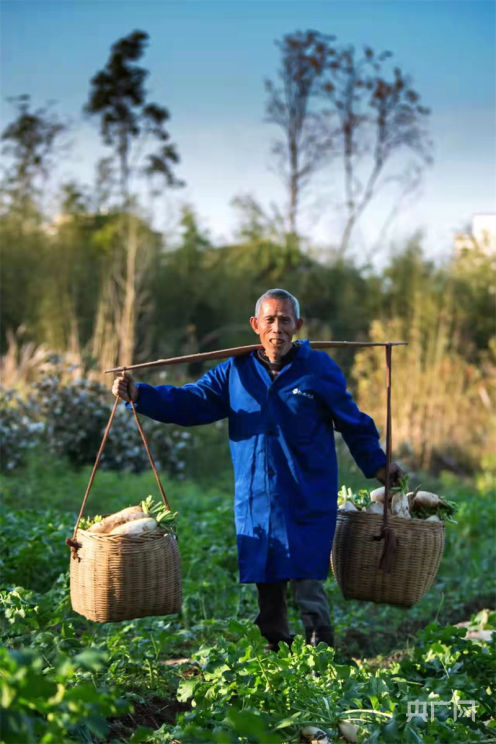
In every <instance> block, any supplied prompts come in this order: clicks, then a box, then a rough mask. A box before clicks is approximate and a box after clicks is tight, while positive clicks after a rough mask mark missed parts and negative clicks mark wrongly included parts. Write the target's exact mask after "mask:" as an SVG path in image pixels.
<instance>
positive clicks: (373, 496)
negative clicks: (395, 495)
mask: <svg viewBox="0 0 496 744" xmlns="http://www.w3.org/2000/svg"><path fill="white" fill-rule="evenodd" d="M385 493H386V489H385V487H384V486H380V487H379V488H374V490H373V491H371V492H370V500H371V501H375V502H376V503H378V504H383V503H384V494H385Z"/></svg>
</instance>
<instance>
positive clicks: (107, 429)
mask: <svg viewBox="0 0 496 744" xmlns="http://www.w3.org/2000/svg"><path fill="white" fill-rule="evenodd" d="M124 375H125V370H123V371H122V376H123V377H124ZM118 403H119V398H117V397H116V399H115V401H114V405H113V406H112V410H111V412H110V416H109V420H108V421H107V426H106V427H105V431H104V433H103V438H102V441H101V444H100V447H99V449H98V452H97V455H96V459H95V464H94V465H93V470H92V471H91V475H90V479H89V482H88V486H87V487H86V492H85V494H84V498H83V503H82V504H81V509H80V510H79V514H78V518H77V521H76V526H75V527H74V532H73V534H72V538H69V537H68V538H66V543H67V545H69V546H70V547H71V549H72V551H73V555H74V554H75V553H76V552H77V550H78V548H79V547H80V544H79V543H78V542H77V541H76V534H77V531H78V527H79V523H80V521H81V518H82V516H83V514H84V509H85V507H86V502H87V501H88V496H89V495H90V491H91V487H92V485H93V481H94V479H95V474H96V471H97V468H98V465H99V464H100V460H101V457H102V454H103V449H104V447H105V444H106V442H107V439H108V435H109V432H110V427H111V426H112V421H113V420H114V416H115V412H116V410H117V405H118ZM130 403H131V408H132V410H133V414H134V420H135V421H136V426H137V427H138V431H139V433H140V434H141V439H142V440H143V444H144V446H145V450H146V454H147V455H148V459H149V461H150V465H151V467H152V470H153V474H154V475H155V479H156V481H157V485H158V488H159V491H160V495H161V496H162V501H163V502H164V504H165V506H166V508H167V509H168V510H169V511H170V510H171V508H170V506H169V502H168V501H167V497H166V495H165V491H164V489H163V486H162V483H161V481H160V476H159V474H158V470H157V468H156V465H155V462H154V460H153V457H152V453H151V452H150V447H149V446H148V441H147V439H146V436H145V432H144V431H143V427H142V426H141V422H140V420H139V417H138V414H137V412H136V407H135V405H134V403H133V401H132V400H131V401H130Z"/></svg>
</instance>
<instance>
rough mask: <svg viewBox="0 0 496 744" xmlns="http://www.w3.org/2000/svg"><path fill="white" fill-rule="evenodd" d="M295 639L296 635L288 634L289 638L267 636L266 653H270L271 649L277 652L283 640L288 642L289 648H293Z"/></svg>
mask: <svg viewBox="0 0 496 744" xmlns="http://www.w3.org/2000/svg"><path fill="white" fill-rule="evenodd" d="M293 639H294V636H288V637H287V638H278V639H277V640H276V639H271V638H267V643H266V645H265V648H264V651H265V652H266V653H268V652H269V651H275V652H276V653H277V651H279V644H280V643H282V642H284V643H287V644H288V646H289V648H291V644H292V643H293Z"/></svg>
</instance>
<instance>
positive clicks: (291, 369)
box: [112, 289, 402, 649]
mask: <svg viewBox="0 0 496 744" xmlns="http://www.w3.org/2000/svg"><path fill="white" fill-rule="evenodd" d="M302 324H303V320H302V319H301V317H300V309H299V303H298V301H297V300H296V298H295V297H293V296H292V295H291V294H289V292H286V291H285V290H283V289H270V290H268V291H267V292H265V294H263V295H262V296H261V297H260V298H259V300H258V301H257V303H256V307H255V315H254V316H253V317H251V318H250V325H251V327H252V329H253V330H254V332H255V333H256V334H258V335H259V336H260V342H261V345H262V348H261V349H259V350H258V351H253V352H251V353H249V354H247V355H245V356H238V357H235V358H231V359H228V360H227V361H225V362H222V363H221V364H219V365H217V366H216V367H214V368H213V369H211V370H209V371H208V372H207V373H206V374H205V375H204V376H203V377H202V378H201V379H200V380H198V381H197V382H195V383H190V384H187V385H184V386H183V387H174V386H172V385H160V386H157V387H152V386H150V385H146V384H143V383H135V382H134V381H133V380H132V378H131V377H130V376H129V375H126V376H125V377H120V378H116V379H115V381H114V385H113V388H112V391H113V393H114V395H116V396H118V397H120V398H122V399H123V400H125V401H129V400H132V401H133V402H134V403H135V404H136V408H137V410H138V411H139V412H140V413H143V414H145V415H146V416H149V417H151V418H153V419H156V420H157V421H163V422H166V423H175V424H180V425H183V426H191V425H195V424H207V423H210V422H212V421H217V420H218V419H222V418H228V419H229V440H230V447H231V456H232V461H233V467H234V479H235V494H234V511H235V522H236V535H237V546H238V560H239V572H240V581H241V582H246V583H256V585H257V590H258V604H259V613H258V616H257V618H256V620H255V622H256V623H257V625H258V626H259V628H260V630H261V633H262V634H263V635H264V637H265V638H266V639H267V641H268V645H269V648H272V649H277V647H278V644H279V642H280V641H286V642H288V643H290V642H291V635H290V631H289V627H288V614H287V582H288V581H289V582H290V585H291V589H292V592H293V596H294V599H295V602H296V604H297V606H298V607H299V610H300V614H301V619H302V622H303V626H304V628H305V636H306V640H307V642H308V643H312V644H316V643H318V642H320V641H322V642H324V643H327V644H329V645H333V631H332V625H331V619H330V612H329V605H328V601H327V596H326V593H325V590H324V587H323V581H324V580H325V579H326V577H327V574H328V571H329V557H330V552H331V546H332V539H333V536H334V530H335V526H336V512H337V487H338V474H337V459H336V450H335V445H334V429H336V430H337V431H339V432H340V433H341V434H342V436H343V438H344V440H345V442H346V444H347V446H348V448H349V450H350V452H351V454H352V455H353V458H354V459H355V461H356V463H357V464H358V466H359V467H360V469H361V470H362V472H363V473H364V475H365V476H366V477H368V478H370V477H373V476H375V477H376V478H377V479H378V480H380V481H381V482H384V477H385V462H386V457H385V454H384V452H383V451H382V449H381V447H380V444H379V435H378V432H377V429H376V427H375V425H374V422H373V421H372V419H371V418H370V417H369V416H367V415H366V414H365V413H362V412H361V411H360V410H359V409H358V408H357V406H356V404H355V403H354V401H353V399H352V397H351V395H350V394H349V393H348V392H347V390H346V383H345V379H344V376H343V374H342V372H341V371H340V369H339V367H338V366H337V365H336V364H335V363H334V362H333V361H332V359H330V357H329V356H328V355H327V354H326V353H325V352H322V351H316V350H313V349H312V348H311V347H310V344H309V342H308V341H293V337H294V335H295V334H296V332H297V331H299V329H300V328H301V326H302ZM390 473H391V481H392V482H394V481H397V480H398V479H399V477H400V476H401V475H402V471H401V469H400V468H399V466H398V465H396V463H392V464H391V468H390Z"/></svg>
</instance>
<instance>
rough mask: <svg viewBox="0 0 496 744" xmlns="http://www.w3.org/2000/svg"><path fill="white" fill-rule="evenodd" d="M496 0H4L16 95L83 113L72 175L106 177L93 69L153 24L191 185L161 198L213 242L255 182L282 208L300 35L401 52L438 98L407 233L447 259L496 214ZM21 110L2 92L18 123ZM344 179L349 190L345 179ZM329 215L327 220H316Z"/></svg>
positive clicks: (151, 84) (156, 89)
mask: <svg viewBox="0 0 496 744" xmlns="http://www.w3.org/2000/svg"><path fill="white" fill-rule="evenodd" d="M495 10H496V4H495V3H494V2H486V1H485V0H469V1H468V2H465V0H441V1H438V0H415V1H414V2H410V1H407V0H405V1H403V0H390V1H389V2H382V1H379V0H369V1H368V2H354V0H348V1H345V0H342V1H341V2H331V1H329V2H322V1H320V2H314V1H313V0H306V2H304V1H300V0H279V1H274V0H267V1H263V0H245V1H244V2H242V1H241V0H230V2H217V1H216V0H197V1H193V0H183V1H182V2H169V1H168V0H161V1H159V0H156V1H155V2H149V1H148V0H140V1H139V2H138V1H137V0H115V1H114V0H93V1H91V2H84V1H82V0H59V1H58V2H53V1H46V0H29V1H28V0H26V1H24V0H3V2H2V4H1V35H2V40H1V42H2V43H1V64H2V73H1V81H0V84H1V94H2V99H5V98H6V97H8V96H15V95H18V94H20V93H29V94H30V95H31V97H32V99H33V103H34V105H36V106H41V105H44V104H45V103H46V101H48V100H55V101H56V102H57V105H56V111H57V112H58V113H59V114H60V115H61V116H63V117H69V118H71V119H72V120H73V122H74V126H75V128H74V131H73V133H72V139H73V141H74V147H73V149H72V150H71V151H70V152H69V154H68V155H67V156H66V157H67V160H66V162H65V163H64V165H63V166H62V170H61V175H64V176H67V177H69V176H77V177H79V178H80V179H81V180H82V181H87V182H89V181H91V179H92V177H93V170H92V168H93V163H94V161H95V159H96V158H97V156H98V155H99V154H102V153H101V148H100V145H99V140H98V134H97V126H96V123H91V122H88V121H82V120H81V109H82V106H83V104H84V103H85V100H86V98H87V95H88V90H89V80H90V78H91V76H92V75H93V74H94V73H95V72H96V71H97V70H98V69H100V68H101V67H103V65H104V64H105V62H106V60H107V58H108V54H109V50H110V46H111V44H112V43H113V42H114V41H116V40H117V39H118V38H121V37H122V36H125V35H127V34H128V33H130V32H131V31H132V30H134V29H136V28H139V29H142V30H144V31H146V32H147V33H148V34H149V35H150V41H149V47H148V50H147V53H146V55H145V56H144V57H143V58H142V60H141V64H143V65H144V66H145V67H147V68H148V69H149V70H150V76H149V79H148V89H149V91H150V99H151V100H153V101H156V102H157V103H159V104H162V105H165V106H167V107H168V108H169V110H170V113H171V120H170V126H169V130H170V133H171V135H172V139H173V141H174V142H175V143H176V144H177V147H178V150H179V153H180V155H181V159H182V162H181V166H180V168H179V169H178V175H179V176H180V177H182V178H183V179H184V180H185V181H186V182H187V188H186V189H183V190H182V191H181V192H180V193H179V192H178V193H176V194H175V195H170V196H169V197H168V198H167V199H166V200H164V201H163V202H161V203H160V204H159V205H158V212H159V218H158V219H159V223H160V224H161V225H163V226H164V227H167V226H168V225H169V223H170V220H172V219H173V217H174V214H175V212H176V210H177V207H178V205H179V204H180V203H181V202H189V203H191V204H193V206H194V207H195V209H196V210H197V212H198V214H199V216H200V219H201V223H202V224H203V225H204V226H205V227H207V228H208V229H209V230H210V232H211V234H212V237H213V238H217V239H222V238H229V236H230V235H231V234H232V230H233V227H234V225H235V221H236V219H235V213H234V211H233V209H232V207H231V206H230V201H231V199H232V198H233V197H234V196H236V195H237V194H242V193H251V194H252V195H254V196H255V197H256V198H257V199H259V200H260V202H261V203H262V204H263V205H268V204H269V203H270V202H271V201H274V202H276V203H278V204H280V205H282V203H283V201H284V192H283V190H282V187H281V184H280V181H279V179H278V178H277V176H276V174H275V173H273V172H272V171H271V169H270V163H271V158H270V145H271V141H272V139H273V137H274V136H275V135H276V134H277V132H276V131H275V130H274V129H273V127H272V126H271V125H269V124H267V123H265V122H264V121H263V118H264V105H265V92H264V80H265V79H266V78H274V77H275V74H276V71H277V67H278V50H277V48H276V46H275V44H274V41H275V40H276V39H280V38H281V37H282V36H283V35H284V34H286V33H290V32H292V31H295V30H297V29H300V30H305V29H308V28H314V29H316V30H319V31H321V32H324V33H333V34H335V35H336V36H337V37H338V39H337V40H338V42H341V43H343V44H344V43H352V44H355V46H357V47H360V46H361V45H362V44H368V45H370V46H372V47H373V48H374V49H376V50H382V49H389V50H390V51H392V52H393V53H394V57H393V59H394V62H395V63H396V64H398V66H399V67H401V69H402V70H404V71H405V72H408V73H409V74H410V75H411V76H412V78H413V83H414V87H415V88H416V89H417V90H418V91H419V92H420V93H421V96H422V101H423V102H424V103H425V104H426V105H427V106H429V107H430V108H431V110H432V115H431V124H430V132H431V135H432V138H433V141H434V146H435V149H434V157H435V160H434V165H433V166H432V167H431V168H430V169H429V171H428V172H427V173H426V176H425V179H424V185H423V188H422V191H421V193H420V194H419V196H418V197H417V198H416V200H415V201H414V202H413V203H411V204H409V206H408V209H407V210H405V212H403V213H402V214H401V215H400V216H399V218H398V219H397V221H396V222H395V224H394V231H393V232H392V233H391V238H392V239H395V240H397V241H399V240H402V239H403V238H404V237H406V236H407V235H409V234H411V233H412V232H413V231H414V230H415V229H417V228H421V229H423V230H424V232H425V236H426V237H425V245H426V248H427V250H428V252H429V253H430V254H431V255H433V256H437V255H444V254H446V252H448V251H449V249H450V248H451V242H452V235H453V232H454V231H456V230H457V229H459V228H461V227H463V226H464V225H465V224H466V223H467V222H468V221H469V220H470V217H471V215H472V214H473V213H474V212H489V211H496V206H495V205H496V146H495V137H494V133H495V131H496V57H495V49H496V19H495ZM11 117H12V109H11V108H10V107H9V106H8V105H7V104H5V103H3V104H2V111H1V122H0V123H1V126H2V128H3V127H4V126H5V124H6V123H7V122H8V121H9V119H10V118H11ZM336 178H337V174H334V173H333V172H331V171H328V172H327V173H323V174H322V175H321V177H320V180H319V186H318V188H317V185H316V187H315V191H314V193H313V194H312V196H313V197H315V201H314V202H312V203H311V208H310V210H309V211H308V213H307V214H306V217H305V219H304V220H303V223H302V226H303V228H304V229H305V230H306V231H307V232H309V233H311V234H313V236H314V238H315V239H316V240H318V241H320V242H322V243H329V242H332V241H333V240H334V239H335V238H336V235H337V232H338V231H339V211H338V210H336V208H335V203H336V201H337V199H338V197H339V193H340V189H339V183H337V182H336ZM333 187H334V188H333ZM390 205H391V201H389V203H388V198H387V195H386V198H385V199H382V200H378V201H377V202H376V203H373V204H372V205H371V207H370V208H369V210H368V212H367V213H366V215H365V220H364V222H363V223H362V227H361V232H360V234H358V235H357V239H358V240H359V241H362V242H363V244H364V245H368V246H370V245H372V244H373V240H374V235H377V234H378V230H379V227H380V225H381V224H382V222H383V219H384V217H385V215H386V214H387V212H388V209H389V206H390ZM317 216H318V217H319V219H317V218H316V217H317Z"/></svg>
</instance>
